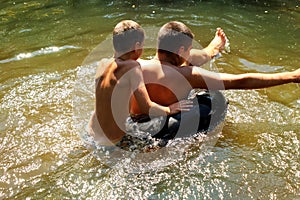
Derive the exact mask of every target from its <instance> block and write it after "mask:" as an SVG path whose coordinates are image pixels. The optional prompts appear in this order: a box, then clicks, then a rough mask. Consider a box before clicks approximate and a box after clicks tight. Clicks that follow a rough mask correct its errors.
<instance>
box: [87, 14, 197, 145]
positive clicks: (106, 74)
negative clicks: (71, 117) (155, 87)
mask: <svg viewBox="0 0 300 200" xmlns="http://www.w3.org/2000/svg"><path fill="white" fill-rule="evenodd" d="M113 45H114V49H115V53H114V58H113V59H110V60H106V61H104V60H102V62H101V66H99V67H98V69H97V73H96V107H95V112H94V113H93V115H92V117H91V119H90V122H89V132H90V135H92V136H93V137H94V139H95V140H96V141H97V142H98V143H99V144H101V145H105V146H109V145H116V144H118V143H119V142H120V141H121V140H122V138H123V137H124V136H125V135H126V131H125V121H126V119H127V117H128V116H129V105H130V98H131V96H132V95H133V96H134V97H135V99H136V101H137V103H138V105H139V108H140V109H141V112H142V113H144V114H149V115H150V116H151V115H155V116H162V115H170V114H174V113H177V112H179V111H187V110H189V108H190V107H191V103H190V102H189V101H186V100H183V101H180V102H178V103H175V104H172V105H170V106H169V107H165V106H161V105H158V104H156V103H154V102H152V101H151V100H150V98H149V95H148V93H147V90H146V87H145V84H144V79H143V75H142V70H141V66H140V65H139V63H138V62H137V61H136V60H137V59H138V58H139V57H140V56H141V54H142V52H143V45H144V30H143V29H142V28H141V26H140V25H139V24H137V23H136V22H134V21H132V20H124V21H121V22H120V23H118V24H117V25H116V27H115V28H114V31H113Z"/></svg>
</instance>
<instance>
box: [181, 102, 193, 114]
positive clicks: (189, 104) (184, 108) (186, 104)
mask: <svg viewBox="0 0 300 200" xmlns="http://www.w3.org/2000/svg"><path fill="white" fill-rule="evenodd" d="M192 107H193V101H191V100H181V101H179V110H180V111H185V112H186V111H189V110H190V109H191V108H192Z"/></svg>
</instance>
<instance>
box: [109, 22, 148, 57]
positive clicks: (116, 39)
mask: <svg viewBox="0 0 300 200" xmlns="http://www.w3.org/2000/svg"><path fill="white" fill-rule="evenodd" d="M144 39H145V31H144V29H142V27H141V26H140V25H139V24H138V23H137V22H135V21H132V20H123V21H121V22H119V23H118V24H117V25H116V26H115V28H114V30H113V45H114V49H115V51H117V52H122V53H128V52H131V51H132V50H133V47H134V45H135V44H136V43H137V42H140V43H142V42H143V41H144Z"/></svg>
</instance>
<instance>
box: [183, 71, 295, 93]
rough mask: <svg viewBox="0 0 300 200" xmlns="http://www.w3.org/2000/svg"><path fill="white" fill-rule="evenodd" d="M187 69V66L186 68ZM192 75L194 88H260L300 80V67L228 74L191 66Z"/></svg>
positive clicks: (190, 79) (191, 81)
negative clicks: (265, 72)
mask: <svg viewBox="0 0 300 200" xmlns="http://www.w3.org/2000/svg"><path fill="white" fill-rule="evenodd" d="M185 70H186V71H187V68H186V69H185ZM190 70H192V72H191V74H192V75H191V76H186V77H188V79H189V81H190V83H191V85H192V87H193V88H197V87H200V88H206V89H211V90H229V89H259V88H267V87H272V86H276V85H282V84H286V83H299V82H300V69H298V70H295V71H292V72H281V73H273V74H263V73H246V74H226V73H215V72H210V71H207V70H205V69H201V68H199V67H190Z"/></svg>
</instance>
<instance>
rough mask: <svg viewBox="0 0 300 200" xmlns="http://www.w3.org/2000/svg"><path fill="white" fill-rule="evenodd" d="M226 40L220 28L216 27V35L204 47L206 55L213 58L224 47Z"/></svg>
mask: <svg viewBox="0 0 300 200" xmlns="http://www.w3.org/2000/svg"><path fill="white" fill-rule="evenodd" d="M226 42H228V39H227V37H226V35H225V33H224V31H223V29H221V28H217V31H216V35H215V37H214V39H213V40H212V41H211V42H210V43H209V45H208V46H207V47H206V48H205V49H206V52H207V53H208V55H209V56H210V57H211V58H213V57H215V56H216V55H217V54H218V53H220V52H221V51H222V50H224V49H225V44H226Z"/></svg>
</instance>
